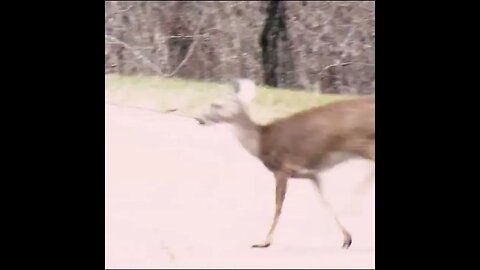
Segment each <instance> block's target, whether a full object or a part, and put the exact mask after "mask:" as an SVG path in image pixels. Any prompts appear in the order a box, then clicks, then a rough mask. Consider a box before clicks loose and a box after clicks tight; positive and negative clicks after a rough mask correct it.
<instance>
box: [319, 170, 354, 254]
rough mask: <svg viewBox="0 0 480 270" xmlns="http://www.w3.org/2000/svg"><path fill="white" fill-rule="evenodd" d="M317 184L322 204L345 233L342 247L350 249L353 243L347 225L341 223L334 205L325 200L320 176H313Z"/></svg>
mask: <svg viewBox="0 0 480 270" xmlns="http://www.w3.org/2000/svg"><path fill="white" fill-rule="evenodd" d="M310 179H311V180H312V182H313V184H314V186H315V189H316V190H317V192H318V194H319V195H320V199H321V201H322V204H323V205H324V207H325V208H326V209H327V210H328V212H329V214H330V215H331V216H332V217H333V218H334V219H335V223H336V224H337V227H338V228H339V229H340V231H341V232H342V234H343V245H342V248H345V249H348V248H349V247H350V245H351V244H352V236H351V234H350V233H349V232H348V231H347V229H345V227H344V226H343V225H342V223H340V220H339V219H338V217H337V215H336V214H335V213H334V211H333V209H332V207H331V206H330V204H329V203H328V202H327V200H325V197H324V196H323V190H322V186H321V181H320V178H319V177H318V176H311V178H310Z"/></svg>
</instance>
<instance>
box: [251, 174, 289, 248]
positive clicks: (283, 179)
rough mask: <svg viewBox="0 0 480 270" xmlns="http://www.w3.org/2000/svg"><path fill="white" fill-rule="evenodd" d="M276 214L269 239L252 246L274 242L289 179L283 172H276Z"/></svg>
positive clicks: (261, 246)
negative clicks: (274, 234)
mask: <svg viewBox="0 0 480 270" xmlns="http://www.w3.org/2000/svg"><path fill="white" fill-rule="evenodd" d="M274 175H275V180H276V184H275V216H274V217H273V222H272V225H271V226H270V230H269V232H268V235H267V239H266V240H265V242H264V243H262V244H256V245H253V246H252V247H254V248H266V247H269V246H270V245H271V244H272V240H273V232H274V231H275V227H277V223H278V220H279V218H280V214H281V213H282V206H283V201H284V199H285V193H286V191H287V180H288V176H287V175H286V174H285V173H283V172H275V173H274Z"/></svg>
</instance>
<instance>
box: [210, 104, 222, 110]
mask: <svg viewBox="0 0 480 270" xmlns="http://www.w3.org/2000/svg"><path fill="white" fill-rule="evenodd" d="M212 108H213V109H221V108H222V106H220V105H218V104H215V103H214V104H212Z"/></svg>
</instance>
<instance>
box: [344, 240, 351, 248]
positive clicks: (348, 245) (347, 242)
mask: <svg viewBox="0 0 480 270" xmlns="http://www.w3.org/2000/svg"><path fill="white" fill-rule="evenodd" d="M351 245H352V238H348V239H346V240H345V241H343V245H342V248H344V249H348V248H349V247H350V246H351Z"/></svg>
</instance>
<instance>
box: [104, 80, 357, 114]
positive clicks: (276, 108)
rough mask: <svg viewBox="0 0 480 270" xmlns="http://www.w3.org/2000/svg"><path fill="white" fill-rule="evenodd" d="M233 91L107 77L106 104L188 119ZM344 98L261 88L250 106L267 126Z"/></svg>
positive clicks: (222, 86) (197, 84) (181, 82)
mask: <svg viewBox="0 0 480 270" xmlns="http://www.w3.org/2000/svg"><path fill="white" fill-rule="evenodd" d="M232 91H233V89H232V88H231V86H229V85H228V84H221V83H211V82H198V81H187V80H179V79H163V78H158V77H148V76H119V75H105V100H106V102H108V103H114V104H119V105H125V106H136V107H142V108H148V109H155V110H160V111H163V110H167V109H172V108H176V109H178V111H176V112H175V113H176V114H181V115H185V116H196V115H199V114H201V113H202V112H204V111H205V110H207V109H208V106H209V105H210V104H211V103H212V101H213V100H215V99H216V98H219V97H221V96H222V95H225V94H228V93H231V92H232ZM344 98H348V97H347V96H340V95H323V94H322V95H318V94H312V93H307V92H303V91H292V90H286V89H274V88H270V87H264V86H259V87H258V95H257V97H256V98H255V100H254V101H253V104H252V105H251V107H250V114H251V116H252V118H253V119H255V120H256V121H258V122H261V123H266V122H268V121H271V120H273V119H275V118H279V117H284V116H287V115H289V114H292V113H294V112H297V111H301V110H305V109H308V108H311V107H314V106H318V105H323V104H327V103H329V102H333V101H336V100H340V99H344Z"/></svg>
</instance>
